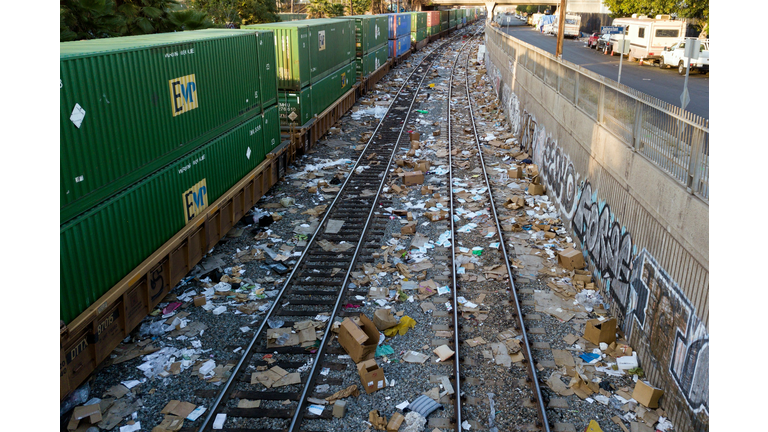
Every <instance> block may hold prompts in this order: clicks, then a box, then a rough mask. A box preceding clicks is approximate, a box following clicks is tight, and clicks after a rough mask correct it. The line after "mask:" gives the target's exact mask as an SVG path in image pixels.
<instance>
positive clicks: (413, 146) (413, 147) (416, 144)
mask: <svg viewBox="0 0 768 432" xmlns="http://www.w3.org/2000/svg"><path fill="white" fill-rule="evenodd" d="M418 149H419V142H418V141H411V150H418Z"/></svg>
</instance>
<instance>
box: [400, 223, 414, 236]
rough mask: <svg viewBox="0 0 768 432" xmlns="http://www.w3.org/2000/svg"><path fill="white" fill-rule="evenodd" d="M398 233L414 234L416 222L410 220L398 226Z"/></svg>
mask: <svg viewBox="0 0 768 432" xmlns="http://www.w3.org/2000/svg"><path fill="white" fill-rule="evenodd" d="M400 234H402V235H408V234H416V222H410V223H408V224H406V225H403V226H402V227H401V228H400Z"/></svg>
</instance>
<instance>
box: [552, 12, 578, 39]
mask: <svg viewBox="0 0 768 432" xmlns="http://www.w3.org/2000/svg"><path fill="white" fill-rule="evenodd" d="M559 25H560V16H559V15H555V21H554V22H553V23H552V34H554V35H557V33H558V27H559ZM579 27H581V16H579V15H571V14H565V25H563V36H564V37H572V38H578V37H579V35H580V34H581V32H579ZM545 32H546V31H545Z"/></svg>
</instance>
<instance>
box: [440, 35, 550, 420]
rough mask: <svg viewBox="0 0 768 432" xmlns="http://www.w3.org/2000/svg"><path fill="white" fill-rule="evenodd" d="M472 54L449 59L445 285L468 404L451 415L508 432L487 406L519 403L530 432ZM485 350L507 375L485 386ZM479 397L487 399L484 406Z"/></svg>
mask: <svg viewBox="0 0 768 432" xmlns="http://www.w3.org/2000/svg"><path fill="white" fill-rule="evenodd" d="M475 45H476V44H475ZM471 53H472V49H467V50H465V51H464V52H463V53H460V54H459V55H457V56H456V59H455V60H454V66H453V71H452V75H451V85H450V90H449V98H448V112H449V115H448V140H449V151H448V153H449V159H450V163H449V166H450V168H449V173H448V176H449V184H450V185H451V187H450V188H449V190H450V203H451V206H450V214H451V215H453V216H454V217H451V218H450V219H451V233H452V239H451V256H452V257H454V265H452V269H453V280H454V281H460V282H455V283H454V289H453V290H452V291H453V297H454V304H455V305H457V307H455V308H454V319H455V321H456V327H455V328H456V329H457V331H456V332H455V346H456V347H457V348H458V349H457V354H456V358H457V359H461V370H459V368H460V366H459V365H460V363H459V361H456V373H457V374H460V376H461V378H462V382H463V385H464V394H463V395H462V398H461V399H463V400H464V401H465V403H466V402H469V403H466V405H467V406H466V407H465V410H464V411H465V412H463V410H462V407H461V406H460V405H457V407H456V419H457V423H459V424H460V423H462V422H466V423H465V426H471V427H473V428H474V429H478V428H480V429H483V428H485V427H486V425H487V427H489V428H490V430H508V428H510V427H512V426H513V425H510V424H506V425H497V424H496V421H495V412H494V407H493V404H494V403H496V404H505V405H506V406H522V407H524V408H523V409H522V410H520V411H519V418H517V419H513V420H514V422H515V424H514V426H515V427H519V426H520V423H525V424H527V425H528V427H529V428H530V429H532V430H543V431H549V430H550V429H549V422H548V420H547V415H546V409H545V405H544V399H543V397H542V392H541V389H540V387H539V379H538V377H537V374H536V369H535V364H536V362H535V359H534V357H533V353H532V351H531V344H530V342H529V340H528V335H527V334H526V327H525V323H524V322H523V312H522V308H521V304H520V301H519V300H518V296H517V293H516V288H515V284H514V275H513V271H512V267H511V266H510V261H509V254H508V252H507V248H506V242H505V241H504V238H503V230H502V228H501V223H500V221H499V215H498V214H497V211H496V205H495V203H494V197H493V192H492V187H491V182H490V181H489V177H488V172H487V169H486V164H485V161H484V159H483V151H482V148H481V146H480V140H479V137H478V133H477V126H476V124H475V118H474V112H473V108H472V106H473V105H474V102H473V100H472V96H471V92H470V88H471V84H470V82H469V73H468V70H469V60H470V57H471ZM462 57H464V60H463V62H462V61H461V59H462ZM457 219H458V221H460V223H461V224H462V226H461V227H460V228H457V227H456V223H455V220H457ZM489 242H490V243H489ZM457 245H478V246H475V247H473V248H472V249H471V250H470V249H469V248H468V247H458V251H457ZM476 264H481V265H482V266H483V269H485V270H489V269H493V268H494V267H495V272H494V273H483V274H482V275H480V276H479V277H478V275H477V274H475V275H472V273H480V272H479V271H477V270H475V271H471V269H477V266H476ZM459 272H461V273H459ZM462 275H465V276H464V277H462ZM466 275H470V276H469V277H467V276H466ZM489 275H490V277H487V276H489ZM504 297H507V298H508V299H509V303H508V306H509V307H508V308H494V309H491V310H488V311H485V310H483V309H482V303H486V304H496V303H497V302H499V303H501V304H502V305H504V304H505V302H506V300H505V299H504ZM472 300H474V301H472ZM505 309H506V310H505ZM502 311H504V313H502ZM460 312H461V318H462V319H461V320H460V319H459V313H460ZM494 313H495V314H496V315H494ZM483 315H486V318H485V320H488V321H491V322H493V324H494V329H495V330H494V331H493V332H492V333H489V332H488V331H485V330H487V327H486V329H483V328H482V324H483V321H484V320H480V319H479V318H480V317H482V316H483ZM462 321H463V322H462ZM507 326H508V327H507ZM505 328H506V330H505ZM491 337H495V339H496V340H493V339H491ZM486 339H488V340H486ZM461 342H464V343H461ZM488 345H490V348H491V349H490V350H488V349H487V348H486V349H485V351H486V352H485V353H483V355H482V356H479V355H478V354H480V353H479V352H478V351H480V352H482V351H483V347H487V346H488ZM475 347H479V348H475ZM488 351H490V354H491V356H490V357H492V359H493V360H494V361H495V362H496V364H497V365H498V364H503V365H504V366H508V367H509V373H510V375H509V377H506V376H505V377H500V378H499V379H496V380H494V382H493V383H490V384H489V383H488V380H487V379H486V378H485V375H484V374H483V373H482V372H481V369H482V368H483V361H484V359H488V357H489V356H488V355H487V353H488ZM510 355H511V356H515V355H517V356H520V355H522V357H523V359H522V362H521V363H522V364H523V368H520V367H518V366H517V364H518V363H512V362H511V360H507V358H508V357H507V356H510ZM476 376H477V377H476ZM510 378H511V379H510ZM458 387H459V386H458V385H457V388H458ZM494 387H496V388H498V389H499V391H497V393H496V394H494V393H493V391H492V389H493V388H494ZM459 394H461V393H459ZM494 397H495V398H496V399H495V400H494ZM457 400H458V398H457ZM485 401H487V402H488V406H487V407H486V406H485V403H484V402H485ZM480 402H483V403H480ZM463 417H466V418H467V420H465V419H463ZM470 419H471V420H470ZM509 420H510V419H507V421H509ZM510 430H511V429H510Z"/></svg>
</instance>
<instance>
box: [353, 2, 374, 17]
mask: <svg viewBox="0 0 768 432" xmlns="http://www.w3.org/2000/svg"><path fill="white" fill-rule="evenodd" d="M372 4H373V0H352V15H365V13H366V12H368V11H369V10H371V5H372Z"/></svg>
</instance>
